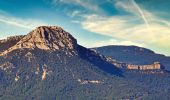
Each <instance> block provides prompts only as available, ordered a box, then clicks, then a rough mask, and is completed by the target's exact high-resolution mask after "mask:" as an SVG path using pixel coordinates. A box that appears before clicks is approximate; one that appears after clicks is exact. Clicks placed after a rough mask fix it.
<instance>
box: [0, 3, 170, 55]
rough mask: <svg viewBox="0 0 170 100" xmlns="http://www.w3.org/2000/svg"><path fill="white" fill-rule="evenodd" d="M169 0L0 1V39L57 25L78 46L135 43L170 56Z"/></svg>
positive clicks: (89, 46)
mask: <svg viewBox="0 0 170 100" xmlns="http://www.w3.org/2000/svg"><path fill="white" fill-rule="evenodd" d="M169 5H170V0H0V39H3V38H6V37H8V36H13V35H23V34H27V33H29V32H30V31H31V30H32V29H35V28H36V27H38V26H43V25H55V26H60V27H62V28H63V29H64V30H66V31H67V32H69V33H70V34H72V35H73V36H74V37H75V38H76V39H77V41H78V43H79V44H80V45H83V46H85V47H88V48H91V47H99V46H106V45H136V46H140V47H145V48H149V49H151V50H153V51H155V52H156V53H160V54H165V55H167V56H170V13H169V9H170V6H169Z"/></svg>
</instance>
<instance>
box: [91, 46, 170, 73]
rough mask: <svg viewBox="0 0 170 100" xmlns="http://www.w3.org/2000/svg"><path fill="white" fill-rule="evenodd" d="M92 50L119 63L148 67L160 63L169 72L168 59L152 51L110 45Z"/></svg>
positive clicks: (169, 60)
mask: <svg viewBox="0 0 170 100" xmlns="http://www.w3.org/2000/svg"><path fill="white" fill-rule="evenodd" d="M93 49H95V50H96V51H97V52H99V53H101V54H103V55H105V56H109V57H111V58H112V59H115V60H117V61H119V62H124V63H128V64H134V65H148V64H153V63H154V62H160V63H161V64H162V65H163V66H164V67H165V69H167V70H170V57H167V56H165V55H161V54H156V53H155V52H154V51H152V50H149V49H146V48H142V47H137V46H117V45H111V46H104V47H98V48H93Z"/></svg>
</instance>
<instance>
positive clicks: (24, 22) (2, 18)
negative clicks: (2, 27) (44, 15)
mask: <svg viewBox="0 0 170 100" xmlns="http://www.w3.org/2000/svg"><path fill="white" fill-rule="evenodd" d="M0 23H5V24H8V25H13V26H16V27H21V28H26V29H33V28H35V27H37V26H40V25H47V23H45V22H43V21H40V20H37V19H36V20H35V19H22V18H17V17H14V16H11V15H9V14H8V13H4V11H3V12H2V11H1V12H0Z"/></svg>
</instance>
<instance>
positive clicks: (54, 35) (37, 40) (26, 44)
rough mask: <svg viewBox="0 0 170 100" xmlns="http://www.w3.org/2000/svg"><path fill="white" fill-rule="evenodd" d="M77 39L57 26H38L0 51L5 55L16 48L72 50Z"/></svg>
mask: <svg viewBox="0 0 170 100" xmlns="http://www.w3.org/2000/svg"><path fill="white" fill-rule="evenodd" d="M76 46H77V41H76V39H74V38H73V37H72V36H71V35H70V34H69V33H67V32H66V31H64V30H63V29H62V28H60V27H57V26H40V27H37V28H36V29H35V30H33V31H31V32H30V33H29V34H28V35H26V36H24V37H23V38H22V39H21V40H20V41H19V42H18V43H17V44H15V45H14V46H12V47H10V48H9V49H8V50H5V51H3V52H1V53H0V55H5V54H7V53H9V52H11V51H14V50H17V49H24V48H27V49H37V48H38V49H42V50H50V51H55V50H59V49H60V50H61V49H67V50H73V49H75V48H76Z"/></svg>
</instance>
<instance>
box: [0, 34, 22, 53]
mask: <svg viewBox="0 0 170 100" xmlns="http://www.w3.org/2000/svg"><path fill="white" fill-rule="evenodd" d="M23 37H24V36H23V35H21V36H11V37H8V38H7V39H3V40H0V52H2V51H4V50H7V49H8V48H9V47H11V46H13V45H15V44H16V43H17V42H18V41H20V40H21V39H22V38H23Z"/></svg>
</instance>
